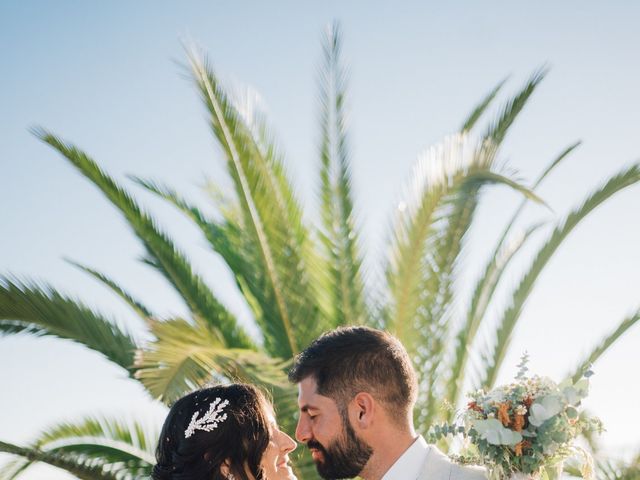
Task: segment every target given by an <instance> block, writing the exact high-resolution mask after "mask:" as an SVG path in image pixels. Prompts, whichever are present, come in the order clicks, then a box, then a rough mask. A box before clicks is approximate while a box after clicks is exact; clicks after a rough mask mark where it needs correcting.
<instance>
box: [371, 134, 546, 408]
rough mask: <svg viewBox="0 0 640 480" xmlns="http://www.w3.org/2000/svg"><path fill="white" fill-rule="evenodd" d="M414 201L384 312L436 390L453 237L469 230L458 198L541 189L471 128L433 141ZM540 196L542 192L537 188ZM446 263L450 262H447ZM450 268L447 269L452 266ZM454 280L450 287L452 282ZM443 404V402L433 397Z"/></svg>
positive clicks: (396, 247) (399, 234) (397, 243)
mask: <svg viewBox="0 0 640 480" xmlns="http://www.w3.org/2000/svg"><path fill="white" fill-rule="evenodd" d="M413 180H414V182H413V185H412V187H411V189H410V192H409V197H410V199H408V200H407V201H406V202H403V203H401V208H399V216H398V218H397V220H396V228H395V229H394V232H393V235H394V238H393V250H392V256H391V259H390V260H389V263H388V266H387V269H386V275H387V282H388V289H389V293H390V300H389V302H388V304H387V305H386V309H385V311H384V313H383V315H384V318H385V325H384V326H385V328H387V329H389V330H390V331H391V332H393V333H394V334H395V335H396V336H398V338H399V339H400V340H401V341H402V342H403V343H404V344H405V346H406V347H407V350H408V351H409V352H410V354H411V355H412V356H415V363H416V365H417V366H418V370H419V375H420V377H421V381H422V382H425V384H424V385H422V386H421V390H422V391H423V392H433V394H434V395H435V394H436V393H435V391H434V390H435V389H433V388H432V387H433V385H432V383H433V382H434V381H435V379H436V378H437V376H438V375H437V372H436V371H435V369H437V368H438V367H439V366H440V368H442V366H441V364H442V356H443V354H444V351H445V349H444V345H445V343H446V338H445V337H446V334H445V332H446V331H447V330H448V321H449V318H448V314H449V308H450V306H451V300H452V292H451V288H450V283H447V282H452V279H451V278H445V275H446V274H447V272H453V270H454V266H453V265H449V264H447V263H445V262H446V261H448V258H449V256H448V255H449V253H450V251H451V250H450V249H451V243H452V242H455V241H457V242H459V243H460V244H461V242H462V236H463V235H464V232H462V233H460V232H457V231H456V232H455V238H451V237H453V236H454V234H452V233H451V232H452V230H451V224H452V222H456V221H458V218H459V216H460V212H459V211H458V207H457V206H458V205H459V204H460V203H461V202H464V200H465V199H466V197H467V195H468V191H469V190H470V189H471V190H474V191H475V190H479V189H480V188H481V187H482V186H485V185H490V184H495V183H501V184H506V185H509V186H511V187H512V188H515V189H516V190H519V191H522V192H524V193H525V194H526V195H533V194H532V192H530V191H529V190H528V189H527V188H526V187H524V186H522V185H521V184H519V183H518V182H517V181H516V180H514V179H513V178H509V177H507V176H505V175H503V174H502V173H501V172H497V171H495V170H494V169H493V167H492V165H491V161H490V158H487V149H485V148H484V146H482V145H481V146H477V145H476V144H475V143H473V142H472V141H471V140H469V138H468V137H467V136H466V135H455V136H452V137H449V138H447V139H445V141H444V142H443V144H441V145H438V146H436V147H432V148H431V149H430V150H429V151H428V152H427V153H426V154H425V155H424V156H423V157H422V158H421V160H420V162H419V163H418V165H417V167H416V171H415V173H414V176H413ZM533 197H534V198H535V195H533ZM445 267H446V268H445ZM446 269H448V270H447V271H445V270H446ZM445 287H446V288H445ZM427 404H428V405H433V407H431V408H437V402H428V403H427Z"/></svg>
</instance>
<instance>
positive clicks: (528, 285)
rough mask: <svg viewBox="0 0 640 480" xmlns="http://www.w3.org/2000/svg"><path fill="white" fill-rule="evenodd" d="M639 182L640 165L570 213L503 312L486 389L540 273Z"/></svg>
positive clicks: (488, 365)
mask: <svg viewBox="0 0 640 480" xmlns="http://www.w3.org/2000/svg"><path fill="white" fill-rule="evenodd" d="M639 180H640V164H634V165H632V166H631V167H629V168H627V169H624V170H623V171H621V172H620V173H618V174H616V175H614V176H613V177H611V178H610V179H609V180H608V181H607V182H606V183H605V185H604V186H602V187H601V188H600V189H598V190H596V191H595V192H594V193H592V194H591V195H590V196H589V197H588V198H587V199H586V200H585V201H584V203H583V204H582V205H581V206H579V207H578V208H577V209H575V210H573V211H572V212H571V213H569V215H567V217H566V218H565V219H564V220H563V221H562V222H560V223H559V224H558V225H557V226H556V228H555V229H554V231H553V232H552V233H551V235H550V236H549V238H548V240H547V241H546V242H545V244H544V245H543V246H542V247H541V248H540V250H539V251H538V253H537V254H536V256H535V258H534V259H533V262H532V263H531V266H530V267H529V269H528V270H527V271H526V273H525V274H524V276H523V277H522V279H521V280H520V283H519V284H518V287H517V288H516V290H515V291H514V293H513V295H512V299H511V302H510V305H509V306H508V307H507V308H506V310H505V311H504V312H503V314H502V316H501V319H500V320H499V323H498V327H497V329H496V333H495V335H494V336H493V338H495V339H496V341H495V344H494V346H493V349H492V351H491V352H487V353H485V354H484V358H485V359H486V368H485V374H484V378H483V379H482V385H483V386H485V387H488V388H491V387H492V386H493V384H494V382H495V380H496V377H497V375H498V371H499V369H500V367H501V365H502V361H503V360H504V357H505V355H506V352H507V349H508V347H509V345H510V343H511V337H512V334H513V330H514V329H515V327H516V324H517V322H518V319H519V318H520V314H521V312H522V308H523V306H524V304H525V302H526V300H527V298H528V297H529V294H530V293H531V291H532V289H533V287H534V285H535V282H536V280H537V279H538V277H539V275H540V273H541V272H542V270H543V269H544V267H545V266H546V265H547V263H548V261H549V260H550V258H551V257H552V256H553V254H554V253H555V252H556V250H557V249H558V247H559V246H560V245H561V244H562V242H563V241H564V240H565V238H567V236H568V235H569V234H570V233H571V232H572V231H573V229H574V228H575V227H576V226H577V225H578V224H579V223H580V222H581V221H582V220H583V219H584V218H586V217H587V216H588V215H589V213H591V212H592V211H593V210H595V209H596V208H597V207H598V206H600V205H601V204H602V203H604V202H605V201H606V200H607V199H609V198H610V197H612V196H613V195H614V194H616V193H618V192H620V191H621V190H623V189H625V188H626V187H629V186H631V185H633V184H635V183H637V182H638V181H639Z"/></svg>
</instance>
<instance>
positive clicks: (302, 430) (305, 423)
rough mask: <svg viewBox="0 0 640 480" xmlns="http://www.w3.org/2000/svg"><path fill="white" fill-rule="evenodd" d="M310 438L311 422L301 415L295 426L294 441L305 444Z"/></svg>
mask: <svg viewBox="0 0 640 480" xmlns="http://www.w3.org/2000/svg"><path fill="white" fill-rule="evenodd" d="M312 437H313V435H312V433H311V422H310V421H309V419H308V418H306V415H305V414H304V413H301V414H300V417H299V418H298V425H297V426H296V440H297V441H299V442H300V443H307V442H308V441H309V440H311V438H312Z"/></svg>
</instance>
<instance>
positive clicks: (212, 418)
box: [184, 397, 229, 438]
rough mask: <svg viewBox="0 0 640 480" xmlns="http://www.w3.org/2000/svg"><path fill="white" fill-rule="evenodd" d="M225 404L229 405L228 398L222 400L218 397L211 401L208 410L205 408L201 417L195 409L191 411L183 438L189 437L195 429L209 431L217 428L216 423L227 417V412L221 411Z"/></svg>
mask: <svg viewBox="0 0 640 480" xmlns="http://www.w3.org/2000/svg"><path fill="white" fill-rule="evenodd" d="M227 405H229V400H224V401H223V400H222V399H221V398H220V397H218V398H216V399H215V400H214V401H213V402H211V405H209V410H207V413H205V414H204V415H203V416H202V418H198V415H199V412H198V411H197V410H196V411H195V412H193V416H192V417H191V422H189V426H188V427H187V429H186V430H185V431H184V438H189V437H190V436H191V435H193V434H194V433H195V432H196V430H203V431H205V432H210V431H212V430H213V429H215V428H218V425H219V424H220V423H222V422H224V421H225V420H226V419H227V414H226V413H222V411H223V410H224V408H225V407H226V406H227Z"/></svg>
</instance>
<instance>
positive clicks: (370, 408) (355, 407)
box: [349, 392, 377, 429]
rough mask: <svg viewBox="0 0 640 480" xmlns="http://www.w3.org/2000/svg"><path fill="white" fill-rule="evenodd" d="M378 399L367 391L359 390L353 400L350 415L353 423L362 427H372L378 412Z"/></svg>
mask: <svg viewBox="0 0 640 480" xmlns="http://www.w3.org/2000/svg"><path fill="white" fill-rule="evenodd" d="M376 407H377V405H376V401H375V400H374V398H373V397H372V396H371V394H369V393H367V392H359V393H357V394H356V396H355V397H353V400H352V401H351V408H350V410H351V411H350V412H349V413H350V415H349V416H350V417H351V422H352V424H353V425H354V426H355V425H358V427H360V428H361V429H367V428H370V427H371V425H372V423H373V419H374V417H375V413H376Z"/></svg>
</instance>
